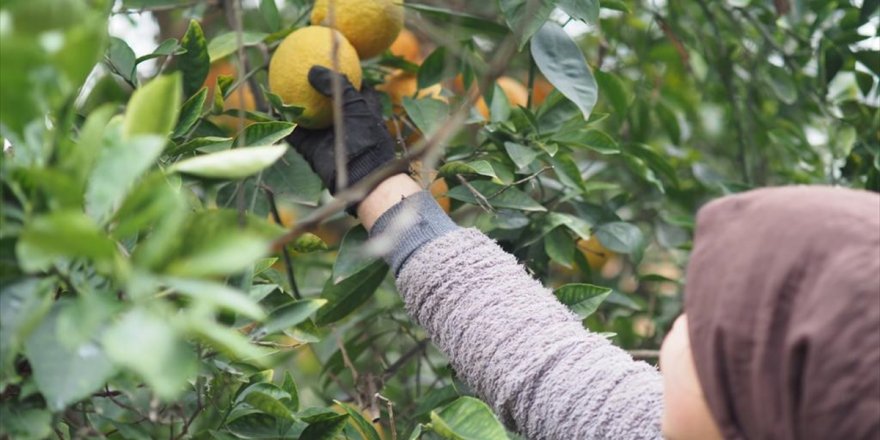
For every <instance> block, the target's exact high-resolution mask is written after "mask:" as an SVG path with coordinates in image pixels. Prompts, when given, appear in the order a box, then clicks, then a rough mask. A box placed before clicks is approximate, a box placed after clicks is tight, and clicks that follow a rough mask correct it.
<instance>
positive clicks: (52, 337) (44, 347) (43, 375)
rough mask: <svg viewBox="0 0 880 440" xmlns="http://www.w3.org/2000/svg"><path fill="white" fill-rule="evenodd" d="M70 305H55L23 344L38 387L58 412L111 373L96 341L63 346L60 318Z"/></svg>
mask: <svg viewBox="0 0 880 440" xmlns="http://www.w3.org/2000/svg"><path fill="white" fill-rule="evenodd" d="M70 305H71V304H70V303H69V302H64V303H58V304H56V307H54V308H53V310H52V312H51V313H50V314H49V315H48V316H46V317H45V318H44V319H43V321H42V323H41V324H40V326H39V327H37V328H36V330H34V332H33V333H32V334H31V335H30V337H28V339H27V342H26V343H25V354H26V356H27V359H28V361H29V362H30V366H31V368H32V369H33V371H34V379H35V380H36V382H37V388H38V389H39V390H40V392H41V393H42V394H43V397H44V398H45V399H46V404H47V405H48V407H49V409H51V410H52V411H61V410H63V409H64V408H65V407H66V406H67V405H70V404H72V403H74V402H77V401H79V400H80V399H83V398H85V397H88V396H89V395H90V394H91V393H93V392H95V391H97V390H99V389H100V388H101V387H102V386H103V385H104V383H105V382H106V381H107V379H108V378H109V377H110V376H111V375H112V374H113V370H114V368H113V364H112V363H111V362H110V361H109V360H108V359H107V356H106V355H105V354H104V350H102V349H101V347H100V346H98V345H97V344H96V343H95V341H93V340H91V339H88V340H85V341H82V342H81V343H79V344H77V345H76V346H68V345H67V344H64V343H62V340H61V338H60V336H61V335H60V332H59V329H58V321H59V316H60V314H61V312H62V310H64V309H65V308H67V307H70Z"/></svg>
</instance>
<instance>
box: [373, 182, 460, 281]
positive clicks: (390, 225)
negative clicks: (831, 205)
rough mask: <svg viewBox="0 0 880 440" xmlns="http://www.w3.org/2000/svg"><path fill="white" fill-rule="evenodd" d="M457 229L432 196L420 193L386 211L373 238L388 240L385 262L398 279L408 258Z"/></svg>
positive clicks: (378, 222)
mask: <svg viewBox="0 0 880 440" xmlns="http://www.w3.org/2000/svg"><path fill="white" fill-rule="evenodd" d="M457 229H459V227H458V226H457V225H456V224H455V223H454V222H453V221H452V219H450V218H449V216H448V215H446V213H445V212H443V209H442V208H440V205H438V204H437V201H436V200H434V197H433V196H432V195H431V193H430V192H428V191H420V192H417V193H415V194H413V195H411V196H409V197H406V198H404V199H403V200H401V201H400V202H398V203H397V204H396V205H394V206H392V207H391V209H389V210H388V211H385V213H384V214H382V215H381V216H380V217H379V219H378V220H376V223H375V224H373V228H372V230H370V238H371V239H374V240H388V243H387V244H385V246H384V248H385V249H389V251H388V252H387V253H386V254H385V261H387V262H388V264H389V265H390V266H391V269H392V270H394V275H395V276H397V274H398V273H399V272H400V269H401V268H402V267H403V264H404V263H406V260H407V259H408V258H409V256H410V255H412V254H413V253H414V252H415V251H416V250H418V249H419V248H420V247H421V246H422V245H423V244H426V243H428V242H430V241H432V240H434V239H435V238H437V237H440V236H441V235H444V234H446V233H447V232H452V231H455V230H457Z"/></svg>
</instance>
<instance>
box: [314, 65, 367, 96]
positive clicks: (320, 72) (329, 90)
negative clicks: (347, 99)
mask: <svg viewBox="0 0 880 440" xmlns="http://www.w3.org/2000/svg"><path fill="white" fill-rule="evenodd" d="M337 77H338V78H339V79H340V80H341V83H340V84H341V85H342V92H343V96H346V95H347V94H350V92H351V91H354V92H355V93H357V91H356V90H354V86H353V85H352V84H351V81H349V80H348V77H347V76H345V75H341V74H339V73H336V72H334V71H332V70H330V69H328V68H326V67H324V66H318V65H314V66H312V68H311V69H309V84H311V85H312V87H314V88H315V90H317V91H318V93H320V94H322V95H324V96H333V81H334V78H337Z"/></svg>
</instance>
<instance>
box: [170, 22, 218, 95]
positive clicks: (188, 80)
mask: <svg viewBox="0 0 880 440" xmlns="http://www.w3.org/2000/svg"><path fill="white" fill-rule="evenodd" d="M180 46H181V47H182V48H183V49H185V50H186V52H184V53H182V54H180V55H179V58H178V63H177V66H178V67H179V68H180V71H181V72H183V93H184V96H191V95H192V94H193V93H195V92H196V90H198V89H200V88H201V87H202V84H204V82H205V78H207V76H208V70H210V69H211V61H210V60H209V59H208V47H207V42H206V41H205V33H204V32H202V26H201V25H199V22H198V21H196V20H194V19H193V20H190V22H189V28H187V30H186V34H184V35H183V38H182V39H181V40H180Z"/></svg>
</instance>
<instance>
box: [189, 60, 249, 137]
mask: <svg viewBox="0 0 880 440" xmlns="http://www.w3.org/2000/svg"><path fill="white" fill-rule="evenodd" d="M237 75H238V72H237V71H236V68H235V66H234V65H233V64H232V63H230V62H229V61H228V60H220V61H217V62H215V63H214V64H212V65H211V69H210V70H208V76H207V77H206V78H205V82H204V84H203V85H202V86H203V87H207V88H208V98H207V101H206V102H208V105H211V103H213V102H214V89H215V88H216V87H217V78H218V77H220V76H231V77H236V76H237ZM239 87H240V88H241V89H240V90H239V89H236V90H233V91H232V94H231V95H229V96H228V97H227V98H226V99H225V100H224V101H223V111H227V110H236V109H244V110H248V111H253V110H256V108H257V103H256V99H254V92H253V90H251V87H250V84H247V83H245V84H242V85H240V86H239ZM209 119H210V121H211V122H213V123H214V125H216V126H218V127H220V128H222V129H223V130H224V131H226V132H227V133H229V134H234V133H237V132H238V131H239V130H240V129H241V128H242V127H246V126H248V125H250V124H253V121H251V120H248V119H247V118H244V120H243V121H240V120H239V118H238V116H233V115H218V116H212V117H210V118H209Z"/></svg>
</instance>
